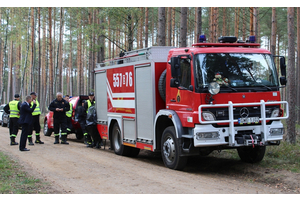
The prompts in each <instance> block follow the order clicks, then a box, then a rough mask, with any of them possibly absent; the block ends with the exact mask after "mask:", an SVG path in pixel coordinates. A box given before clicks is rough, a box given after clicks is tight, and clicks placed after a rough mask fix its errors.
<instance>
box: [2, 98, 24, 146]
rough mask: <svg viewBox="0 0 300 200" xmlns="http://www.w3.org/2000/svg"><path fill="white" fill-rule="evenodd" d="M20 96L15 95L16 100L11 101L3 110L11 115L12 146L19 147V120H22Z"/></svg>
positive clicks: (10, 133)
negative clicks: (17, 138) (17, 139)
mask: <svg viewBox="0 0 300 200" xmlns="http://www.w3.org/2000/svg"><path fill="white" fill-rule="evenodd" d="M20 107H21V102H20V95H19V94H15V99H14V100H12V101H10V102H9V103H8V104H6V106H5V107H4V108H3V109H4V111H5V112H6V113H8V114H10V115H9V135H10V145H18V144H19V143H17V142H16V141H15V139H16V137H17V135H18V130H19V124H18V120H19V118H20Z"/></svg>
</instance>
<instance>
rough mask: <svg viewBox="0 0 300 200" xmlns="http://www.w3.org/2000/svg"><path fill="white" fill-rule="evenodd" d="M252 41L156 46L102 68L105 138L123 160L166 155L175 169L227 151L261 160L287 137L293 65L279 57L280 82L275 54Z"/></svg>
mask: <svg viewBox="0 0 300 200" xmlns="http://www.w3.org/2000/svg"><path fill="white" fill-rule="evenodd" d="M253 40H255V37H250V38H249V40H247V41H245V42H243V41H238V42H236V41H237V39H236V37H220V38H219V43H206V41H205V36H204V35H202V36H200V39H199V43H197V44H193V45H192V46H193V47H185V48H174V47H165V46H164V47H159V46H156V47H155V46H154V47H150V48H147V49H140V50H135V51H130V52H125V55H124V56H123V57H118V58H115V59H113V60H109V61H106V62H104V63H99V64H97V68H96V69H95V85H96V91H95V97H96V108H97V118H98V120H97V121H98V124H97V128H98V130H99V133H100V135H101V137H102V138H103V139H108V140H110V142H111V148H112V149H113V150H114V152H115V153H116V154H118V155H125V156H137V155H138V154H139V151H140V149H146V150H150V151H154V152H161V155H162V158H163V162H164V164H165V166H166V167H168V168H171V169H183V168H184V167H185V165H186V162H187V158H188V156H191V155H208V154H210V153H211V152H212V151H214V150H222V149H237V152H238V155H239V157H240V158H241V160H243V161H245V162H252V163H253V162H259V161H261V160H262V159H263V157H264V154H265V149H266V146H268V145H279V143H280V141H281V140H282V139H283V134H284V127H283V124H282V123H281V121H280V120H281V119H286V118H288V103H287V102H286V101H281V99H280V92H279V88H281V87H284V86H280V85H285V84H286V66H285V58H284V57H282V56H279V57H280V67H281V74H282V77H280V84H279V80H278V74H277V70H276V66H275V63H274V59H273V57H274V56H273V55H271V53H270V52H269V51H267V50H265V49H261V48H259V47H260V44H257V43H255V41H253ZM283 108H285V112H284V110H283Z"/></svg>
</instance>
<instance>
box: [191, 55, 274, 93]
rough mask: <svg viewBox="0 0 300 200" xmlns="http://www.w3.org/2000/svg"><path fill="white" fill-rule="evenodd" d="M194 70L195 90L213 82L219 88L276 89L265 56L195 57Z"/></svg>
mask: <svg viewBox="0 0 300 200" xmlns="http://www.w3.org/2000/svg"><path fill="white" fill-rule="evenodd" d="M195 70H196V84H197V85H196V87H197V88H199V89H202V88H207V87H208V85H209V83H211V82H213V81H216V82H217V83H219V84H220V86H221V88H223V87H224V88H228V87H230V88H245V87H246V88H249V87H263V88H265V89H270V87H277V86H278V79H277V72H276V67H275V65H274V62H273V57H272V56H271V55H269V54H251V53H247V54H246V53H211V54H197V55H195ZM221 90H222V89H221ZM270 90H271V89H270ZM234 91H237V90H234Z"/></svg>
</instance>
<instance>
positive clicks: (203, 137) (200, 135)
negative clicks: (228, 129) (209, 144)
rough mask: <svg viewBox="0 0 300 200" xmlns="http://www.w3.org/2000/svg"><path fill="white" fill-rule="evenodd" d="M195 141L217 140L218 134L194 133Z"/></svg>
mask: <svg viewBox="0 0 300 200" xmlns="http://www.w3.org/2000/svg"><path fill="white" fill-rule="evenodd" d="M196 139H197V140H207V139H219V133H218V132H207V133H196Z"/></svg>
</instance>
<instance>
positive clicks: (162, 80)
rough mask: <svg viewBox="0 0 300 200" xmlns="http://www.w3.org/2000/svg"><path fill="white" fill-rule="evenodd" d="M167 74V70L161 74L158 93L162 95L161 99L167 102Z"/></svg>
mask: <svg viewBox="0 0 300 200" xmlns="http://www.w3.org/2000/svg"><path fill="white" fill-rule="evenodd" d="M166 74H167V69H165V70H164V71H163V73H161V75H160V77H159V80H158V92H159V94H160V97H161V98H162V99H163V100H164V101H166Z"/></svg>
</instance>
